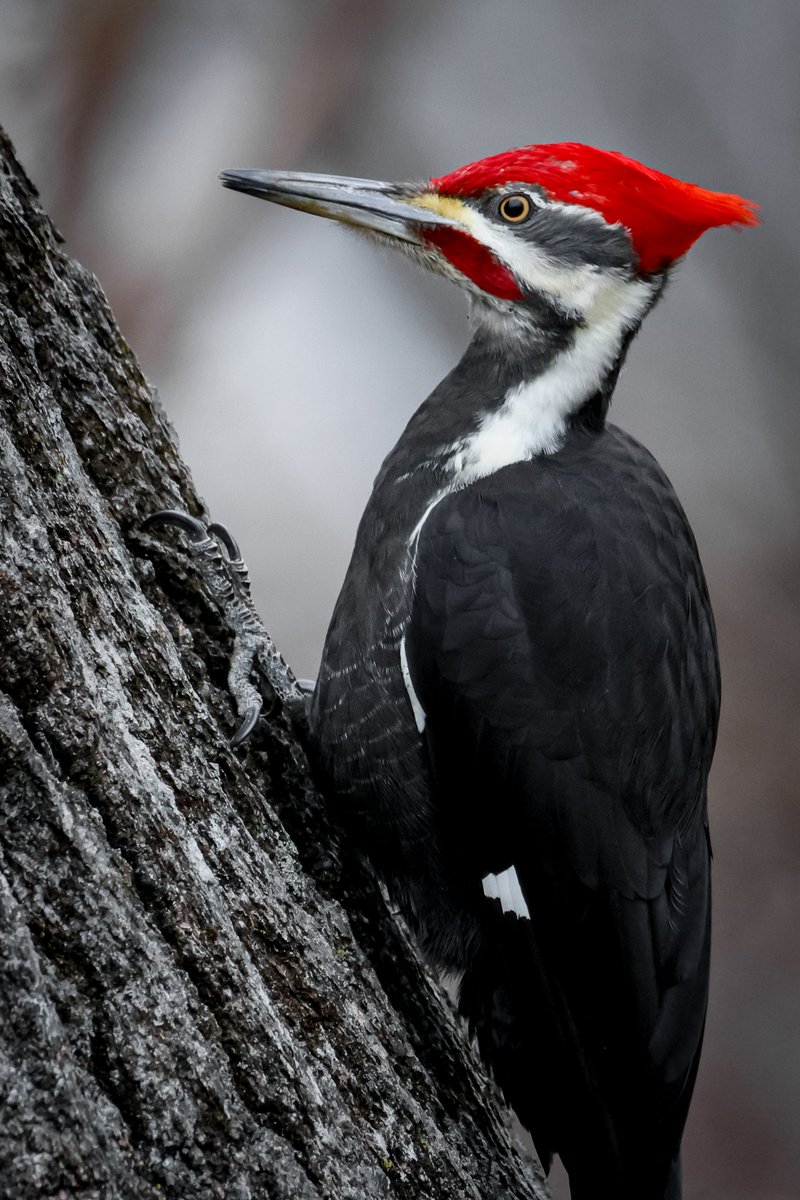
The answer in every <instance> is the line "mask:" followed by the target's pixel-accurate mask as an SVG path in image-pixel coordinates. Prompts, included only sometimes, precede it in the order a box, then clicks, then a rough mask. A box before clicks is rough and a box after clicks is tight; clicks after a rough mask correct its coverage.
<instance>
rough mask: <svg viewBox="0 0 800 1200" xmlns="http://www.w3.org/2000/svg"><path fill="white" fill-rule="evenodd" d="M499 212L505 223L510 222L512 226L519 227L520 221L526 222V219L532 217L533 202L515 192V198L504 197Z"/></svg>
mask: <svg viewBox="0 0 800 1200" xmlns="http://www.w3.org/2000/svg"><path fill="white" fill-rule="evenodd" d="M499 211H500V216H501V217H502V218H503V220H504V221H509V222H510V223H511V224H512V225H519V223H520V221H524V220H525V219H526V217H529V216H530V213H531V202H530V200H529V199H528V197H527V196H523V195H522V193H521V192H515V193H514V195H513V196H503V199H502V200H501V201H500V210H499Z"/></svg>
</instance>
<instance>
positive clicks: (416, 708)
mask: <svg viewBox="0 0 800 1200" xmlns="http://www.w3.org/2000/svg"><path fill="white" fill-rule="evenodd" d="M400 670H401V671H402V673H403V683H404V684H405V685H406V691H407V692H408V698H409V700H410V701H411V711H412V712H413V714H414V720H415V722H416V725H417V729H418V731H419V732H420V733H422V732H423V730H424V729H425V709H424V708H423V707H422V705H421V704H420V702H419V696H418V695H417V693H416V692H415V691H414V684H413V682H412V679H411V672H410V671H409V669H408V655H407V654H406V639H405V635H403V637H402V638H401V639H400Z"/></svg>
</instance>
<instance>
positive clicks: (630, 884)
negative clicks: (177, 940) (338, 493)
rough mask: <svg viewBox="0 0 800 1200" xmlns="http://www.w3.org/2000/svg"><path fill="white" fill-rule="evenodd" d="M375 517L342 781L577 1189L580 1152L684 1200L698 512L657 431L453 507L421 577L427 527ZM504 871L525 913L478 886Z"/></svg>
mask: <svg viewBox="0 0 800 1200" xmlns="http://www.w3.org/2000/svg"><path fill="white" fill-rule="evenodd" d="M381 486H383V487H387V486H389V485H388V484H387V482H386V481H384V483H383V484H382V485H381ZM384 500H385V498H382V497H381V496H377V497H373V501H372V502H371V504H372V507H373V509H374V510H375V511H380V509H381V505H382V503H383V502H384ZM423 500H424V497H419V498H418V499H417V502H416V503H417V506H419V505H421V504H422V503H423ZM412 507H413V506H412ZM410 520H411V517H409V521H410ZM374 521H375V516H374V512H373V514H372V516H371V515H370V509H368V510H367V514H365V521H364V523H363V524H362V536H361V537H360V539H359V543H358V544H357V546H356V551H355V553H354V557H353V562H352V563H351V567H350V571H349V574H348V578H347V580H346V582H345V585H344V588H343V591H342V596H341V598H340V601H339V605H338V606H337V610H336V613H335V614H334V618H333V621H332V625H331V633H330V634H329V638H328V642H327V644H326V650H325V655H324V659H323V666H322V671H321V688H320V690H319V693H318V701H319V702H318V703H317V704H316V705H315V717H316V719H315V722H314V736H315V743H316V745H317V747H318V753H319V759H320V761H321V762H322V763H323V764H324V770H325V771H326V773H327V775H328V778H329V779H330V780H331V781H332V783H333V785H334V786H333V789H332V790H334V791H335V792H336V794H337V795H338V798H339V801H338V802H339V803H340V804H341V805H342V806H343V808H344V810H345V812H346V815H347V816H348V817H349V819H350V823H351V825H353V826H354V827H355V830H356V836H357V837H359V836H360V837H361V840H362V843H363V844H364V845H365V847H366V848H367V851H368V853H369V854H370V856H371V857H372V858H373V861H375V862H376V864H377V866H378V869H379V870H380V872H381V874H382V875H383V876H384V878H385V879H386V881H387V883H388V885H389V887H390V890H392V891H393V892H394V894H395V896H396V897H397V898H398V900H399V901H400V902H401V903H403V904H404V906H405V910H406V915H407V916H408V917H409V919H410V920H411V922H412V924H414V925H415V926H416V928H417V930H418V932H419V933H420V934H421V936H422V940H423V944H424V945H425V948H426V950H427V951H428V953H429V954H430V955H431V956H432V957H433V958H434V959H435V960H437V961H439V962H440V963H441V964H442V965H445V966H447V967H449V968H450V969H453V968H457V969H460V970H462V971H463V972H464V976H463V981H462V989H461V1005H462V1010H463V1012H464V1014H465V1015H466V1016H467V1018H468V1019H469V1020H470V1022H471V1025H472V1027H473V1029H474V1030H475V1032H476V1034H477V1038H478V1042H479V1045H480V1048H481V1052H482V1054H483V1055H484V1057H485V1058H486V1060H487V1062H488V1063H489V1064H490V1066H491V1067H492V1069H493V1070H494V1071H495V1073H496V1075H497V1077H498V1081H499V1082H500V1084H501V1086H502V1087H503V1089H504V1091H505V1092H506V1095H507V1097H508V1099H509V1100H510V1102H511V1103H512V1104H513V1106H514V1107H515V1109H516V1111H517V1113H518V1114H519V1115H520V1117H521V1119H522V1120H523V1122H524V1123H525V1124H526V1125H528V1127H529V1128H530V1129H531V1131H532V1133H533V1136H534V1140H535V1141H536V1144H537V1149H538V1150H539V1152H540V1155H541V1156H542V1158H543V1159H544V1160H547V1158H548V1156H549V1155H550V1154H551V1153H553V1152H558V1153H560V1154H561V1155H562V1157H563V1158H564V1159H565V1161H566V1162H567V1165H568V1167H569V1168H570V1170H571V1179H572V1187H573V1194H574V1195H576V1196H578V1197H580V1195H581V1191H580V1188H581V1184H580V1178H581V1170H582V1166H581V1164H582V1163H584V1162H585V1163H587V1164H592V1165H591V1170H590V1177H591V1181H592V1182H591V1186H592V1187H593V1188H594V1190H593V1191H591V1192H590V1194H591V1195H593V1196H600V1195H602V1192H601V1191H598V1190H597V1181H598V1178H602V1177H603V1176H605V1177H606V1178H608V1179H610V1180H612V1181H616V1182H614V1184H613V1186H614V1187H616V1186H617V1182H618V1181H619V1180H620V1179H622V1178H623V1175H624V1172H627V1173H628V1175H630V1174H631V1172H633V1173H634V1175H635V1177H636V1178H637V1179H638V1182H637V1183H636V1184H635V1185H634V1187H635V1190H634V1191H632V1192H630V1193H625V1192H622V1191H620V1192H619V1194H620V1195H627V1194H630V1195H631V1197H633V1196H634V1195H635V1196H636V1200H648V1198H649V1196H651V1195H652V1197H654V1198H655V1197H658V1200H661V1197H662V1196H667V1195H669V1192H668V1191H666V1190H665V1188H666V1186H667V1185H666V1183H665V1182H664V1180H665V1179H666V1173H668V1172H669V1171H670V1170H673V1171H674V1170H676V1169H677V1168H676V1167H673V1166H670V1162H669V1160H670V1159H671V1157H672V1153H673V1151H675V1150H676V1149H677V1145H678V1143H679V1139H680V1132H681V1129H682V1126H683V1122H684V1119H685V1113H686V1109H687V1107H688V1100H689V1097H690V1094H691V1088H692V1083H693V1079H694V1072H695V1070H696V1062H697V1056H698V1053H699V1046H700V1041H701V1037H702V1028H703V1021H704V1015H705V1004H706V991H707V958H708V914H709V899H708V861H709V855H708V844H707V834H706V824H705V796H706V776H707V772H708V768H709V765H710V759H711V753H712V749H713V738H714V730H715V726H716V712H717V704H718V680H717V668H716V651H715V644H714V632H713V623H712V619H711V614H710V608H709V604H708V598H707V594H706V589H705V583H704V580H703V575H702V570H701V568H700V564H699V560H698V557H697V552H696V548H695V544H694V540H693V538H692V535H691V532H690V530H689V527H688V524H687V522H686V518H685V516H684V514H683V511H682V509H681V507H680V505H679V503H678V501H677V499H676V497H675V494H674V492H673V490H672V488H671V486H670V484H669V482H668V480H667V479H666V477H665V475H664V474H663V472H662V471H661V469H660V468H659V467H658V465H657V464H656V462H655V460H654V459H653V458H652V456H651V455H649V454H648V452H647V451H646V450H644V449H643V448H642V447H641V446H639V445H638V443H636V442H635V441H634V440H633V439H632V438H630V437H629V436H628V435H626V434H624V433H623V432H622V431H620V430H618V429H615V428H614V427H613V426H608V427H606V428H604V429H602V430H588V429H585V428H584V427H582V426H577V427H576V428H575V429H574V430H573V431H572V432H571V433H570V435H569V436H568V437H567V439H566V440H565V444H564V446H563V447H562V448H561V450H560V451H558V452H557V453H555V454H553V455H550V456H547V457H544V458H541V459H537V460H535V461H533V462H523V463H518V464H513V465H510V466H508V467H505V468H504V469H502V470H500V471H498V472H496V473H495V474H493V475H491V476H489V477H487V478H485V479H481V480H478V481H476V482H475V483H473V484H471V485H470V486H469V487H467V488H463V489H459V490H456V491H453V492H452V493H450V494H447V495H445V496H444V497H443V498H441V499H440V500H439V502H438V503H436V504H434V506H433V507H432V508H431V510H430V512H429V513H428V515H427V516H426V519H425V521H424V524H423V525H422V528H421V530H420V531H419V535H418V544H417V545H416V546H415V548H414V562H413V570H411V571H409V570H408V569H407V557H404V556H405V555H406V552H407V546H408V538H407V536H405V535H403V536H401V537H400V538H399V541H398V544H397V546H396V547H395V548H394V551H393V550H392V548H391V547H388V546H387V545H386V544H383V543H382V544H381V545H379V546H378V545H375V544H372V545H370V544H369V541H370V536H369V535H370V531H371V523H372V522H374ZM379 524H380V523H379V522H378V525H379ZM375 529H377V526H375ZM373 532H374V530H373ZM406 532H407V531H406ZM365 543H366V544H365ZM393 557H394V561H393ZM370 589H377V593H376V592H375V591H373V593H372V595H370ZM381 590H382V592H383V595H382V596H381V595H380V594H378V593H380V592H381ZM364 608H367V609H369V611H370V612H371V613H372V614H373V621H374V617H375V613H376V612H379V613H380V614H381V615H380V618H379V619H378V620H377V624H375V623H373V624H372V625H370V624H369V622H367V621H365V619H364V617H363V612H362V615H361V616H359V611H360V610H363V609H364ZM401 642H402V643H403V650H404V653H405V658H406V663H407V669H408V672H409V674H410V681H411V684H412V687H413V690H414V694H415V696H416V699H417V703H418V706H419V709H420V711H422V712H424V722H425V723H424V728H423V730H422V731H420V729H419V728H418V723H419V722H418V720H417V718H418V715H419V714H418V713H415V711H414V707H413V705H412V703H411V700H410V697H409V692H408V688H407V682H408V681H404V679H403V674H402V671H401V661H400V644H401ZM509 868H511V869H513V870H514V871H515V872H516V877H517V879H518V882H519V885H520V887H521V889H522V892H523V895H524V897H525V901H526V908H527V915H526V916H525V917H520V916H519V915H516V914H514V913H512V912H510V911H509V912H504V911H503V910H502V906H501V905H500V904H498V903H497V902H496V901H492V900H491V899H490V898H487V894H486V892H485V888H484V887H482V882H483V881H485V880H486V879H487V878H497V877H501V876H502V875H503V873H504V872H506V871H508V870H509ZM652 1130H656V1132H657V1136H656V1137H651V1134H650V1131H652ZM665 1147H666V1151H665ZM664 1153H666V1154H667V1159H666V1160H665V1161H664V1162H662V1164H661V1165H660V1166H659V1165H658V1164H656V1165H655V1166H652V1165H650V1166H647V1165H645V1164H648V1163H650V1164H652V1162H653V1159H654V1155H657V1154H661V1156H662V1158H663V1155H664ZM601 1164H603V1166H602V1167H601ZM625 1164H626V1165H625ZM637 1164H638V1165H637ZM620 1172H623V1174H620ZM637 1172H638V1175H636V1173H637ZM648 1172H649V1174H648ZM634 1175H632V1176H631V1177H632V1178H633V1177H634ZM660 1177H663V1178H660ZM648 1179H650V1180H651V1181H654V1182H652V1190H648V1188H650V1184H649V1183H648V1182H647V1180H648ZM588 1186H589V1184H588V1182H587V1187H588ZM609 1194H611V1192H609ZM613 1194H615V1195H616V1194H617V1192H614V1193H613ZM675 1194H676V1195H677V1194H678V1193H677V1192H676V1193H675Z"/></svg>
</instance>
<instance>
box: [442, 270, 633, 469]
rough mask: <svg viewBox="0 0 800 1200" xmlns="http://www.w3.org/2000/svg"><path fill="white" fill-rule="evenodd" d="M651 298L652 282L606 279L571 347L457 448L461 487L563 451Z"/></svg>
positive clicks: (455, 457)
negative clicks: (577, 417)
mask: <svg viewBox="0 0 800 1200" xmlns="http://www.w3.org/2000/svg"><path fill="white" fill-rule="evenodd" d="M651 297H652V285H651V284H649V283H646V282H641V281H637V282H632V281H630V282H627V283H623V282H622V281H619V280H606V286H605V288H604V289H603V290H602V291H599V292H598V294H597V295H596V297H595V300H594V303H593V305H592V307H591V308H590V309H589V311H588V313H587V321H588V322H589V323H588V324H587V326H586V327H585V328H579V329H577V330H576V332H575V334H574V337H573V342H572V345H571V346H570V348H569V349H568V350H565V351H563V352H562V353H561V354H559V355H558V357H557V358H556V360H555V361H554V362H553V364H552V365H551V366H550V367H549V368H548V369H547V370H546V371H544V372H543V373H542V374H541V375H538V376H536V378H535V379H532V380H530V381H528V382H524V383H521V384H519V385H518V386H517V387H515V388H512V389H511V390H510V391H509V392H508V393H507V394H506V397H505V400H504V402H503V404H502V405H501V406H500V407H499V408H497V409H495V410H494V411H493V412H490V413H488V414H487V415H486V416H485V417H484V418H483V420H482V422H481V425H480V427H479V429H478V430H477V431H476V432H475V433H473V434H471V436H470V437H468V438H466V439H465V440H464V441H463V442H461V443H459V444H458V445H457V446H455V447H454V448H453V454H452V457H451V459H450V466H451V470H452V471H453V474H454V476H455V478H456V482H457V486H466V485H467V484H469V483H472V482H473V481H474V480H476V479H482V478H484V477H485V476H487V475H492V474H493V473H494V472H495V471H499V470H500V469H501V468H502V467H507V466H509V465H510V464H511V463H515V462H525V461H526V460H527V459H530V458H533V457H535V456H536V455H537V454H553V453H554V452H555V451H556V450H558V449H559V447H560V446H561V443H562V440H563V438H564V434H565V432H566V428H567V422H568V420H569V418H570V416H571V415H572V414H573V413H575V412H577V411H578V409H579V408H580V407H581V406H582V405H583V404H585V403H586V401H587V400H588V399H589V397H590V396H592V395H593V394H594V392H596V391H597V389H598V388H599V387H600V386H601V384H602V382H603V380H604V379H605V377H606V375H607V374H608V372H609V371H610V370H611V368H612V367H613V365H614V363H615V362H616V360H617V356H618V355H619V352H620V349H621V346H622V340H623V338H624V337H625V334H626V332H627V331H628V330H629V329H630V328H631V327H632V326H633V325H634V324H635V323H636V322H637V321H638V320H639V318H640V317H641V315H642V313H643V312H644V310H645V309H646V307H647V305H648V304H649V303H650V299H651Z"/></svg>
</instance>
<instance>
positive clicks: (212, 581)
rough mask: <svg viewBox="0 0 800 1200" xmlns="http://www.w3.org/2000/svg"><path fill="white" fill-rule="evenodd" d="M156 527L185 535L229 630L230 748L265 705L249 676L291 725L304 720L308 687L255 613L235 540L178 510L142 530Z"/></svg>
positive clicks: (223, 530)
mask: <svg viewBox="0 0 800 1200" xmlns="http://www.w3.org/2000/svg"><path fill="white" fill-rule="evenodd" d="M157 525H173V526H175V528H177V529H180V530H181V531H182V532H183V533H186V534H187V535H188V537H189V541H190V548H191V550H192V553H193V555H194V556H195V558H196V559H197V563H198V566H199V568H200V573H201V574H202V576H203V579H204V580H205V582H206V583H207V585H208V587H209V590H210V591H211V592H212V594H213V596H214V599H215V600H216V602H217V604H218V606H219V608H220V610H221V611H222V614H223V616H224V617H225V618H226V620H227V623H228V625H229V626H230V628H231V629H232V630H233V633H234V646H233V655H232V657H231V664H230V669H229V671H228V689H229V691H230V693H231V696H232V697H233V701H234V703H235V705H236V710H237V712H238V713H239V716H240V718H241V722H240V725H239V728H238V729H237V730H236V732H235V734H234V735H233V737H232V738H231V745H232V746H239V745H241V744H242V743H243V742H245V741H246V740H247V739H248V738H249V737H250V735H251V733H252V732H253V729H254V728H255V726H256V723H257V721H258V718H259V716H260V715H261V710H262V708H263V703H264V701H263V696H262V694H261V691H260V690H259V688H257V687H255V686H254V684H253V682H252V676H253V675H254V674H255V675H257V677H258V678H259V680H261V682H262V683H263V684H265V685H266V686H267V687H268V688H269V689H270V691H271V692H272V693H274V695H275V696H276V697H277V698H278V700H279V701H280V702H281V704H282V705H283V707H284V708H285V709H286V711H287V713H288V715H289V717H290V718H291V719H292V720H293V721H295V722H298V721H302V720H304V719H305V715H306V711H307V692H308V687H307V686H303V685H301V684H299V683H298V682H297V680H296V679H295V677H294V674H293V672H292V670H291V668H290V667H289V666H288V665H287V664H286V662H284V659H283V657H282V656H281V654H280V651H279V650H278V648H277V646H276V645H275V643H274V642H273V640H272V638H271V637H270V635H269V634H268V632H267V630H266V629H265V627H264V624H263V622H262V620H261V618H260V617H259V615H258V613H257V612H256V609H255V606H254V604H253V601H252V598H251V596H250V580H249V578H248V574H247V567H246V566H245V563H244V560H243V558H242V556H241V552H240V550H239V546H238V544H237V542H236V540H235V538H233V537H232V536H231V534H230V533H229V532H228V530H227V529H226V528H225V526H224V525H219V524H217V523H216V522H213V523H211V524H210V525H208V526H206V525H204V524H203V522H202V521H200V520H199V519H198V518H197V517H192V516H190V515H189V513H186V512H183V511H182V510H181V509H177V508H165V509H161V510H160V511H159V512H155V513H152V514H151V515H150V516H149V517H146V518H145V520H144V521H143V522H142V525H141V528H142V529H152V528H154V527H155V526H157ZM303 684H307V681H305V680H304V681H303ZM312 690H313V685H312Z"/></svg>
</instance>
